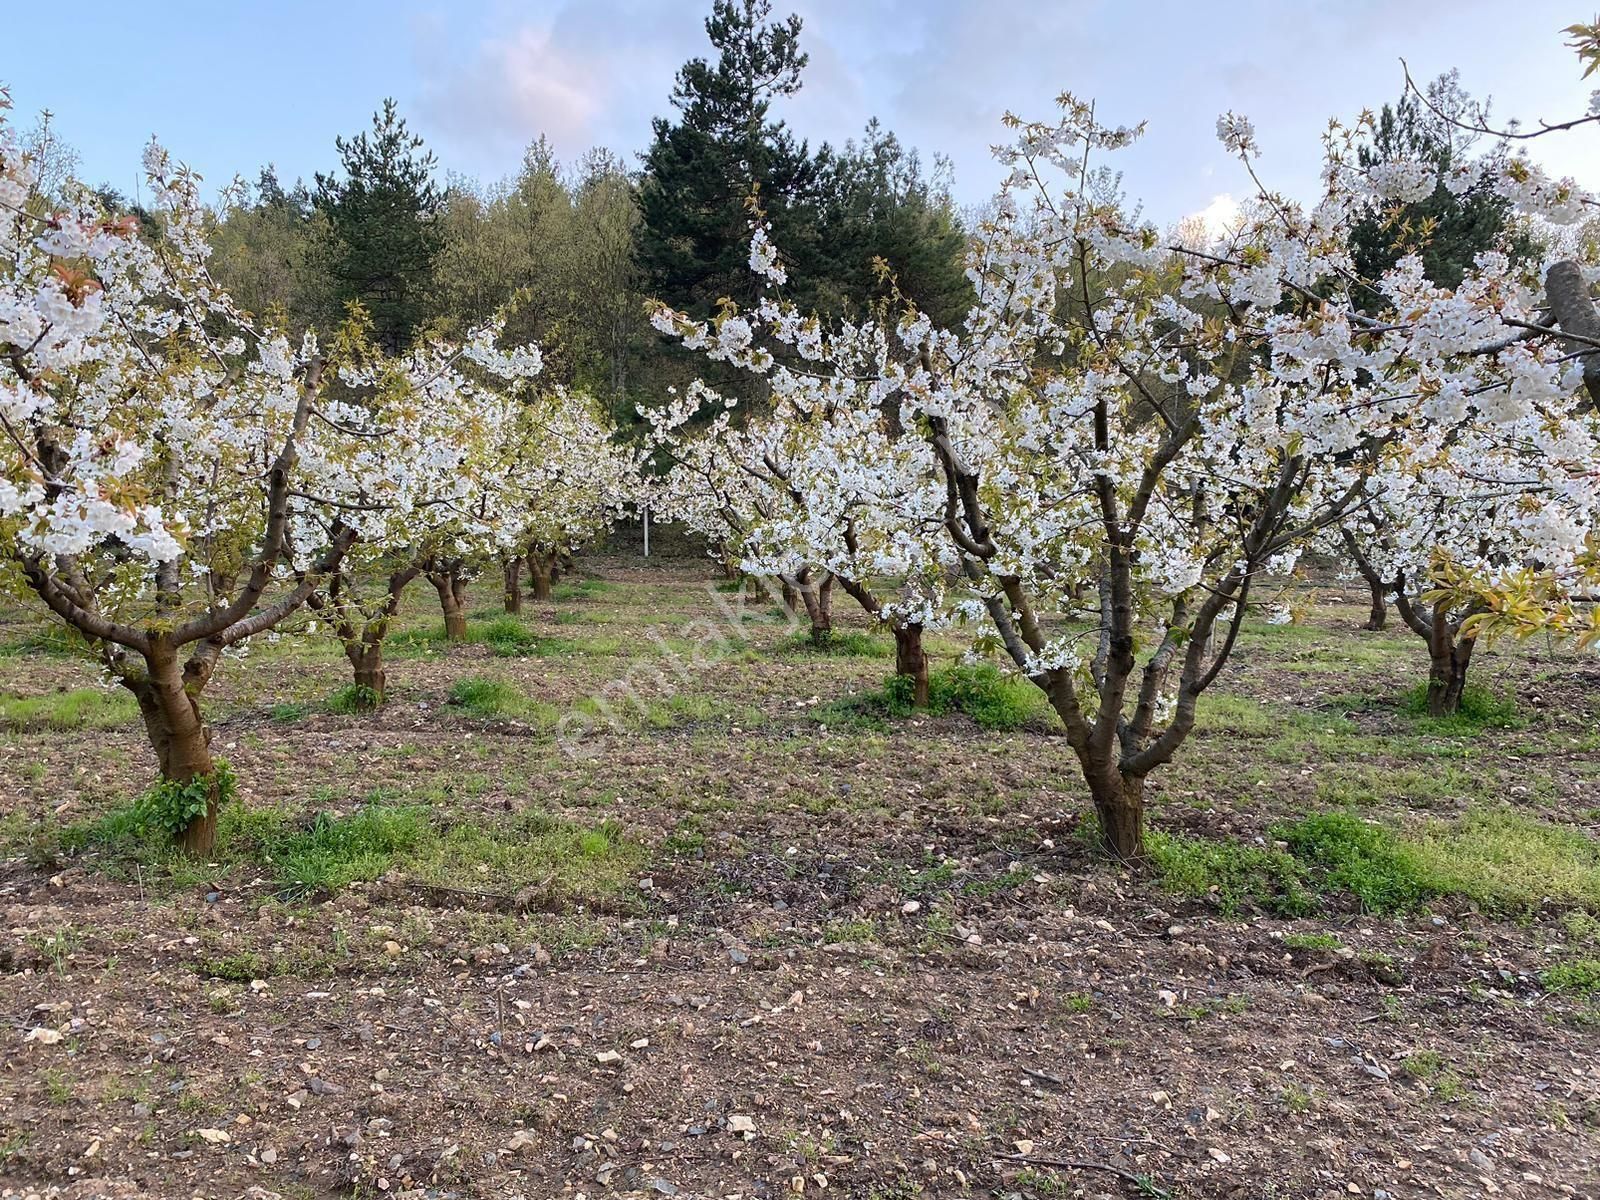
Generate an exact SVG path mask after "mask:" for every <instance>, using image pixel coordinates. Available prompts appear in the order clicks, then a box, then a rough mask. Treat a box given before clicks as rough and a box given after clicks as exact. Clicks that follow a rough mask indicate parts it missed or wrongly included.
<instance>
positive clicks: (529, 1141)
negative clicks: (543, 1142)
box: [506, 1129, 539, 1154]
mask: <svg viewBox="0 0 1600 1200" xmlns="http://www.w3.org/2000/svg"><path fill="white" fill-rule="evenodd" d="M538 1140H539V1138H538V1135H537V1134H535V1133H533V1132H531V1131H530V1130H527V1129H519V1130H517V1131H516V1132H515V1133H513V1134H512V1135H511V1140H510V1141H509V1142H507V1143H506V1149H507V1150H509V1151H510V1152H511V1153H512V1154H520V1153H521V1152H522V1151H524V1150H526V1149H528V1148H529V1147H530V1146H532V1145H534V1144H535V1143H537V1142H538Z"/></svg>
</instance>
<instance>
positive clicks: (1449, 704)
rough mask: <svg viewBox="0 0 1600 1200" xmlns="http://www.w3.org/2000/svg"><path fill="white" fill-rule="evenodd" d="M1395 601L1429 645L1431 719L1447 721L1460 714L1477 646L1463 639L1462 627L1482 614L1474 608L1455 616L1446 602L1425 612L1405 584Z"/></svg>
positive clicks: (1468, 637) (1429, 705)
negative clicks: (1473, 654) (1469, 668)
mask: <svg viewBox="0 0 1600 1200" xmlns="http://www.w3.org/2000/svg"><path fill="white" fill-rule="evenodd" d="M1394 597H1395V608H1396V609H1398V610H1399V613H1400V617H1401V619H1402V620H1404V621H1405V623H1406V624H1407V625H1409V626H1410V627H1411V628H1412V630H1413V631H1415V632H1416V633H1417V634H1419V635H1420V636H1422V637H1424V638H1426V639H1427V641H1428V715H1429V716H1431V717H1447V716H1449V715H1450V714H1451V713H1454V712H1459V711H1460V709H1461V697H1462V694H1463V693H1464V692H1465V691H1466V686H1467V667H1468V665H1469V664H1470V663H1471V662H1472V649H1473V646H1474V644H1475V642H1476V639H1475V638H1473V637H1472V636H1470V635H1469V636H1465V637H1463V636H1462V633H1461V627H1462V626H1463V625H1465V624H1466V622H1467V619H1468V618H1469V617H1471V616H1473V615H1474V614H1476V613H1478V612H1481V611H1482V610H1481V609H1480V608H1479V607H1478V606H1477V605H1475V604H1474V605H1472V606H1470V607H1469V608H1468V609H1467V611H1466V612H1463V613H1460V614H1457V615H1455V616H1452V614H1451V611H1450V606H1449V602H1448V601H1447V600H1440V601H1438V602H1437V603H1436V604H1434V606H1433V609H1432V610H1431V611H1428V610H1425V609H1423V608H1422V607H1421V606H1420V605H1418V604H1415V603H1413V602H1412V599H1411V596H1410V594H1409V590H1408V589H1407V588H1406V587H1405V586H1404V581H1403V580H1402V581H1401V582H1400V586H1399V587H1397V589H1396V591H1395V594H1394Z"/></svg>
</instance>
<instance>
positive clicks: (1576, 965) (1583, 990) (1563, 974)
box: [1539, 958, 1600, 996]
mask: <svg viewBox="0 0 1600 1200" xmlns="http://www.w3.org/2000/svg"><path fill="white" fill-rule="evenodd" d="M1539 982H1540V983H1541V984H1543V985H1544V987H1545V989H1546V990H1547V991H1552V992H1575V993H1577V994H1578V995H1580V996H1593V995H1595V994H1596V993H1600V959H1597V958H1577V959H1573V960H1572V961H1571V962H1564V963H1561V964H1560V965H1558V966H1554V967H1551V968H1550V969H1549V970H1548V971H1541V972H1540V973H1539Z"/></svg>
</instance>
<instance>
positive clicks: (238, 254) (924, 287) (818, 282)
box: [123, 0, 971, 423]
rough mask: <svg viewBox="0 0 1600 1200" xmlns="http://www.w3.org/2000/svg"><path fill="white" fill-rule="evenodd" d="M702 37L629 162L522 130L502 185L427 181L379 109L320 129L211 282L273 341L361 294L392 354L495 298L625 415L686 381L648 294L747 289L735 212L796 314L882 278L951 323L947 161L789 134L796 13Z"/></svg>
mask: <svg viewBox="0 0 1600 1200" xmlns="http://www.w3.org/2000/svg"><path fill="white" fill-rule="evenodd" d="M706 31H707V34H708V35H709V38H710V43H711V50H712V54H711V55H710V56H709V57H707V58H696V59H693V60H691V61H690V62H687V63H685V64H684V66H683V67H682V69H681V70H680V71H679V72H678V75H677V79H676V84H675V86H674V88H673V91H672V93H671V96H670V106H671V113H670V115H667V116H662V117H658V118H656V120H655V121H654V132H653V138H652V140H651V142H650V144H649V147H648V149H647V150H646V151H645V152H644V153H643V154H641V155H639V156H638V159H637V162H636V163H633V164H630V163H629V162H628V161H627V160H625V159H623V158H622V157H620V156H619V155H618V154H616V153H614V152H613V151H611V150H607V149H603V148H595V149H592V150H590V151H588V152H587V153H585V154H582V155H580V156H579V157H578V158H577V159H576V160H574V161H568V162H563V161H561V160H560V159H559V158H558V157H557V155H556V153H555V151H554V150H553V148H552V147H551V145H550V143H549V142H548V141H547V140H546V139H545V138H544V137H542V136H541V137H538V138H536V139H535V140H534V141H533V142H532V144H531V145H529V146H528V148H527V150H526V152H525V154H524V156H523V160H522V163H521V166H520V168H519V169H518V170H517V171H516V172H515V174H513V175H511V176H509V177H508V178H504V179H500V180H495V181H492V182H484V181H480V180H478V179H473V178H469V177H465V176H462V175H458V174H453V173H449V172H446V171H443V170H442V168H441V164H440V163H439V162H438V161H437V159H436V157H435V156H434V154H433V153H432V152H431V151H430V150H429V149H428V148H427V147H426V146H425V145H424V144H423V141H422V139H421V138H420V137H418V136H416V135H415V134H414V133H412V132H411V131H410V130H409V129H408V127H407V125H406V121H405V118H404V116H403V115H402V114H401V113H400V111H399V109H398V107H397V106H396V104H395V103H394V101H392V100H389V101H385V102H384V103H383V105H382V107H381V108H380V109H379V111H378V112H377V113H375V115H374V117H373V120H372V124H371V127H370V128H368V129H366V130H363V131H361V132H358V133H356V134H354V135H352V136H348V137H338V138H336V139H335V141H334V146H333V148H334V151H335V155H334V157H335V158H336V163H335V165H333V166H332V168H331V169H330V170H329V171H327V172H326V173H318V174H317V175H316V176H315V177H314V178H313V179H312V180H310V181H304V180H299V181H295V182H293V183H289V182H286V181H284V180H282V179H281V178H280V177H279V176H278V174H277V172H276V170H275V169H274V168H273V167H272V166H271V165H268V166H265V167H263V168H261V170H260V172H259V175H258V176H257V178H256V179H255V181H254V182H246V181H242V180H241V181H237V182H236V183H235V184H234V185H233V186H232V187H231V188H229V189H228V190H227V191H226V193H225V195H224V198H223V203H222V204H220V205H219V206H218V209H217V214H216V226H215V228H214V229H213V230H212V231H211V232H212V244H213V246H214V255H213V264H214V271H215V274H216V275H217V277H218V282H219V283H221V284H222V285H223V286H224V287H226V288H227V289H228V290H229V292H230V293H231V294H232V295H233V296H234V297H236V298H237V299H238V300H239V301H240V302H241V303H242V304H244V305H245V306H246V308H247V309H249V310H250V311H251V312H253V313H256V314H257V315H261V316H268V315H270V316H273V317H275V318H277V319H279V320H281V321H282V322H284V323H285V324H286V325H287V326H288V327H289V328H290V330H291V331H292V332H299V331H300V330H303V329H306V328H313V327H314V328H318V329H323V330H326V329H330V328H332V327H334V326H335V325H337V323H338V322H339V320H340V319H341V318H342V317H343V315H344V312H345V310H346V307H347V306H348V304H349V303H350V302H351V301H359V302H360V303H361V304H362V306H363V307H364V308H365V309H366V310H367V312H368V314H369V315H370V316H371V318H372V322H373V326H374V331H375V336H376V338H377V340H378V341H379V342H380V344H382V345H383V346H384V347H385V348H386V349H388V350H390V351H391V352H392V351H397V350H400V349H402V348H404V347H405V346H406V345H408V344H410V343H411V342H412V341H413V340H414V339H416V338H417V337H418V336H421V335H426V334H438V335H441V336H446V337H459V336H460V335H462V334H463V333H464V332H465V331H466V330H468V329H470V328H472V327H473V326H474V325H476V324H477V323H479V322H481V321H483V320H484V319H486V318H487V317H489V316H490V315H491V314H492V313H495V312H496V311H497V310H500V309H502V308H503V307H505V306H506V305H507V304H508V302H510V301H512V300H513V299H515V301H516V303H515V304H514V305H513V306H512V307H513V310H514V311H513V313H512V316H511V318H510V320H509V322H508V325H507V329H506V339H507V341H508V342H511V343H515V342H521V341H534V342H537V343H538V344H539V345H540V346H541V347H542V348H543V350H544V354H545V361H546V371H547V375H546V378H547V379H548V380H550V381H552V382H555V383H565V384H570V385H573V386H576V387H578V388H581V389H583V390H585V391H587V392H590V393H591V394H593V395H595V396H597V397H601V398H603V399H604V400H605V402H606V404H607V405H608V406H609V407H610V409H611V411H612V413H613V415H614V416H615V417H616V418H618V419H619V420H620V421H622V422H624V423H625V422H627V421H628V420H631V419H632V417H633V416H634V414H635V410H636V406H637V405H638V404H640V403H649V402H651V400H652V398H653V397H655V396H659V395H661V394H663V393H664V391H665V389H666V388H667V387H668V386H670V385H673V384H675V383H684V382H687V380H688V379H689V378H692V375H693V371H692V370H691V367H692V364H691V363H689V362H687V361H686V360H685V359H684V356H683V354H682V352H681V351H678V350H675V349H674V348H673V347H672V346H671V345H669V344H668V343H667V342H665V341H664V340H663V339H661V338H660V337H659V336H658V335H657V334H656V333H655V332H654V331H652V330H651V328H650V326H649V323H648V320H647V316H646V306H645V301H646V298H653V299H659V300H662V301H664V302H666V303H668V304H671V305H673V306H674V307H675V308H678V309H681V310H684V311H688V312H693V313H696V314H698V315H710V314H712V313H713V312H714V311H715V309H716V307H717V304H718V302H719V301H720V300H721V299H722V298H723V297H728V298H731V299H734V300H737V301H743V300H745V299H747V298H748V297H747V296H746V294H745V293H746V292H747V291H748V290H749V288H750V282H749V279H750V272H749V269H748V266H747V263H746V259H747V257H748V254H749V243H750V220H751V203H752V200H755V201H757V202H759V204H760V206H761V208H762V209H763V211H764V212H765V213H766V215H767V220H768V221H769V222H770V223H771V225H772V227H773V228H774V230H775V232H776V233H777V234H778V236H780V237H781V238H782V244H783V246H784V248H785V253H786V255H788V256H789V257H790V258H791V259H792V260H793V261H794V264H795V266H796V270H795V272H794V278H795V280H796V282H797V286H800V287H802V288H803V291H802V292H800V293H799V294H798V295H797V297H796V298H797V299H798V300H799V301H800V302H801V303H802V304H803V305H804V306H805V307H807V308H810V309H815V310H816V311H817V312H819V313H821V314H823V315H827V316H839V315H848V314H850V313H852V312H858V311H861V310H863V309H864V308H865V307H867V306H869V305H870V304H872V303H873V302H874V301H875V300H876V299H878V298H880V297H883V296H885V295H889V294H892V291H893V289H894V287H895V286H896V285H898V286H899V287H900V288H902V289H904V290H905V291H906V292H907V293H908V294H914V295H916V296H918V297H919V299H920V302H921V303H922V304H923V305H924V306H925V307H927V308H929V309H931V310H932V311H934V312H936V313H938V314H940V315H941V316H944V317H946V318H951V319H955V318H958V317H959V314H960V313H961V312H963V311H964V310H965V308H966V305H967V304H968V303H969V302H970V299H971V292H970V287H969V285H968V284H967V281H966V279H965V277H964V274H963V264H962V255H963V252H964V250H965V248H966V235H965V232H964V230H963V227H962V220H961V216H960V214H959V212H958V210H957V208H956V205H955V203H954V202H953V200H952V198H951V192H950V173H949V169H948V164H947V163H945V162H944V161H943V160H936V161H935V162H934V163H933V164H932V165H931V166H927V165H925V164H924V162H923V161H922V159H921V158H920V156H919V155H918V154H917V152H916V151H915V150H913V149H911V148H909V147H907V146H906V145H904V144H903V143H902V142H901V141H900V139H899V138H897V137H896V136H895V134H894V133H893V132H892V131H890V130H888V129H886V128H884V127H883V126H881V125H880V124H879V123H878V122H877V121H875V120H874V121H869V122H868V123H867V124H866V126H865V128H864V130H863V132H862V133H861V135H860V137H859V138H855V139H852V140H850V141H848V142H846V143H845V144H844V145H842V146H833V145H828V144H826V143H824V144H821V145H818V146H811V145H809V144H808V143H807V142H806V141H804V140H802V139H799V138H797V137H796V136H795V135H794V134H793V133H792V132H791V131H790V130H789V129H788V128H787V126H786V125H785V123H784V122H783V120H782V119H781V118H779V117H778V116H776V115H775V114H774V112H773V106H774V103H775V102H777V101H781V100H782V99H783V98H784V97H787V96H791V95H793V94H794V93H795V92H797V91H798V90H799V88H800V86H801V80H802V75H803V72H804V69H805V66H806V55H805V53H804V52H803V51H802V50H801V49H800V20H799V18H798V17H789V18H787V19H785V20H774V19H773V18H772V15H771V11H770V4H769V3H768V0H717V3H716V5H715V8H714V10H713V12H712V14H711V16H710V17H709V18H708V19H707V21H706ZM123 206H124V207H125V206H126V205H123Z"/></svg>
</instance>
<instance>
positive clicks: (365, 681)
mask: <svg viewBox="0 0 1600 1200" xmlns="http://www.w3.org/2000/svg"><path fill="white" fill-rule="evenodd" d="M344 653H345V657H346V658H348V659H349V660H350V665H351V667H353V668H354V669H355V677H356V707H357V708H366V709H376V708H382V707H383V700H384V690H383V685H384V682H385V676H384V672H383V643H382V642H381V641H377V642H358V643H355V644H353V645H352V644H349V643H346V645H345V648H344Z"/></svg>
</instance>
